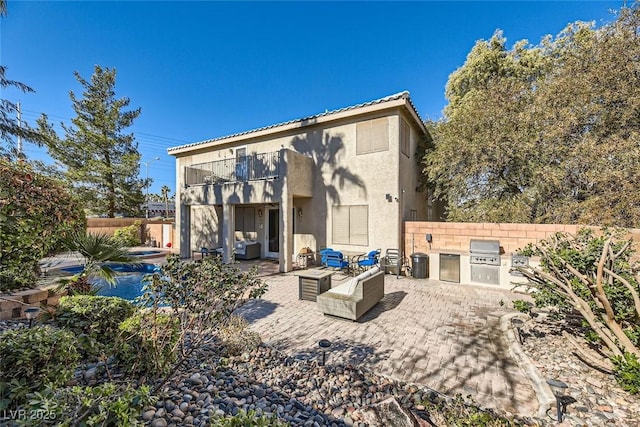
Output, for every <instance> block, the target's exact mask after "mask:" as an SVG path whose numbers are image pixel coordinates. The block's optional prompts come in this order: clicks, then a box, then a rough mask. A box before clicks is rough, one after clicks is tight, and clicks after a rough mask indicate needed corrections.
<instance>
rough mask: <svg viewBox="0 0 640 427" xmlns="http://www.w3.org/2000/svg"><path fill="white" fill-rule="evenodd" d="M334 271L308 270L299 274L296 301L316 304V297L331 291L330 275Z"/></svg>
mask: <svg viewBox="0 0 640 427" xmlns="http://www.w3.org/2000/svg"><path fill="white" fill-rule="evenodd" d="M333 273H335V272H334V271H327V270H308V271H305V272H304V273H300V275H299V281H298V299H301V300H306V301H313V302H316V299H317V298H318V295H319V294H321V293H323V292H326V291H328V290H329V289H331V275H332V274H333Z"/></svg>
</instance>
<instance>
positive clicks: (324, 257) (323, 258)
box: [320, 248, 334, 267]
mask: <svg viewBox="0 0 640 427" xmlns="http://www.w3.org/2000/svg"><path fill="white" fill-rule="evenodd" d="M329 252H334V250H333V249H331V248H324V249H320V264H322V265H324V266H325V267H327V254H328V253H329Z"/></svg>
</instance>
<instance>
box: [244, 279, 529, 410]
mask: <svg viewBox="0 0 640 427" xmlns="http://www.w3.org/2000/svg"><path fill="white" fill-rule="evenodd" d="M341 278H344V276H340V275H334V280H333V286H336V285H338V284H340V280H339V279H341ZM263 279H264V280H265V281H266V282H267V283H268V284H269V291H268V292H267V293H266V294H265V295H264V296H263V297H262V299H260V300H256V301H250V302H249V303H248V304H247V305H245V306H244V307H243V308H242V309H241V314H242V315H244V316H245V317H246V318H247V320H248V321H249V322H250V323H251V325H252V328H253V329H254V330H256V331H258V332H259V333H260V335H261V336H262V339H263V340H264V341H265V342H266V343H268V344H271V345H273V346H274V347H276V348H278V349H281V350H283V351H284V352H285V353H288V354H290V355H292V356H294V357H298V358H310V357H318V355H319V348H318V345H317V343H318V341H319V340H320V339H323V338H324V339H328V340H329V341H331V342H332V347H331V349H330V351H329V352H328V355H327V363H332V361H333V362H337V361H341V362H346V363H352V364H355V365H360V364H364V365H366V366H367V367H369V368H370V369H372V370H373V371H375V372H378V373H380V374H383V375H387V376H390V377H393V378H395V379H399V380H403V381H407V382H413V383H418V384H422V385H425V386H428V387H430V388H433V389H435V390H438V391H440V392H443V393H447V394H450V395H455V394H457V393H461V394H462V395H464V396H467V395H471V396H472V397H473V398H474V399H475V400H476V401H477V402H478V403H479V404H480V405H482V406H485V407H491V408H498V409H504V410H507V411H509V412H512V413H516V414H520V415H534V414H535V412H536V410H537V409H538V401H537V399H536V395H535V393H534V391H533V388H532V387H531V385H530V382H529V380H528V379H527V377H526V376H525V375H524V373H523V372H522V371H521V369H520V368H519V367H518V365H517V364H516V363H515V362H514V360H513V359H512V358H511V356H510V353H509V347H508V344H507V341H506V340H505V338H504V336H503V332H502V331H501V330H500V317H501V316H503V315H504V314H507V313H509V312H511V311H513V310H511V307H512V304H511V302H512V301H513V300H514V299H522V295H517V294H513V293H511V292H510V291H508V290H501V289H497V288H492V287H479V286H471V285H460V284H453V283H447V282H440V281H436V280H428V279H426V280H425V279H422V280H418V279H413V278H407V277H401V278H399V279H397V278H396V277H395V276H392V275H387V276H385V297H384V299H383V300H382V301H381V302H380V303H378V304H377V305H376V306H375V307H373V309H371V311H369V312H368V313H367V314H366V315H365V316H364V317H363V318H361V319H360V320H359V321H358V322H351V321H345V320H340V319H335V318H331V317H327V316H324V315H323V314H322V313H320V312H319V311H318V310H317V308H316V304H315V303H314V302H310V301H300V300H298V277H297V275H296V273H295V272H293V273H288V274H278V275H273V276H266V277H263Z"/></svg>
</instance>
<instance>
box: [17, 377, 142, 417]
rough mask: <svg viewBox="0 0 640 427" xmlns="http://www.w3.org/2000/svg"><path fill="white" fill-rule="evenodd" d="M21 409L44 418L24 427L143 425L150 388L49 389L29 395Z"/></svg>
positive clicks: (124, 386)
mask: <svg viewBox="0 0 640 427" xmlns="http://www.w3.org/2000/svg"><path fill="white" fill-rule="evenodd" d="M27 400H28V402H27V404H26V405H24V406H23V407H22V408H23V409H25V411H26V413H27V414H42V415H44V416H46V418H44V419H38V420H25V421H26V422H25V423H24V424H25V425H34V426H36V425H38V426H39V425H47V424H49V425H63V426H65V425H80V426H118V427H128V426H135V425H142V424H143V422H142V421H141V420H140V414H141V412H142V409H143V408H144V407H145V406H147V405H149V404H151V402H152V396H151V394H150V392H149V387H147V386H141V387H139V388H136V387H135V386H133V385H132V384H128V383H125V384H117V385H116V384H113V383H104V384H100V385H98V386H95V387H80V386H76V387H67V388H61V389H58V390H53V389H51V388H46V389H44V390H43V391H41V392H35V393H32V394H30V395H29V396H28V399H27Z"/></svg>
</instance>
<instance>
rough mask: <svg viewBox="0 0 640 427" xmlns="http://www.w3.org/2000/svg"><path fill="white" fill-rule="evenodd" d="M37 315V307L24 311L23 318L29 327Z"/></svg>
mask: <svg viewBox="0 0 640 427" xmlns="http://www.w3.org/2000/svg"><path fill="white" fill-rule="evenodd" d="M39 313H40V309H39V308H38V307H29V308H27V309H25V310H24V317H26V318H27V319H29V327H32V326H33V319H35V318H36V317H38V314H39Z"/></svg>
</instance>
